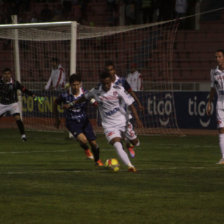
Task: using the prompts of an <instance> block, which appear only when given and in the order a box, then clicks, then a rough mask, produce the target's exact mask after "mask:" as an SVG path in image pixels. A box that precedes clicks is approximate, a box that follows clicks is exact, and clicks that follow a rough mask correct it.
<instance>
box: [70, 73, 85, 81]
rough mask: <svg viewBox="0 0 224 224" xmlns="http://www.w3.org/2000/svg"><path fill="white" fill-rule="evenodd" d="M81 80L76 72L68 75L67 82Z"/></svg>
mask: <svg viewBox="0 0 224 224" xmlns="http://www.w3.org/2000/svg"><path fill="white" fill-rule="evenodd" d="M75 81H77V82H81V81H82V79H81V75H78V74H75V73H74V74H71V76H70V77H69V83H73V82H75Z"/></svg>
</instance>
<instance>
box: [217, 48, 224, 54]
mask: <svg viewBox="0 0 224 224" xmlns="http://www.w3.org/2000/svg"><path fill="white" fill-rule="evenodd" d="M216 52H221V53H222V54H223V55H224V50H223V49H218V50H217V51H216Z"/></svg>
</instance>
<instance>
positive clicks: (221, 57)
mask: <svg viewBox="0 0 224 224" xmlns="http://www.w3.org/2000/svg"><path fill="white" fill-rule="evenodd" d="M215 56H216V61H217V64H218V66H217V68H216V69H211V72H210V75H211V90H210V94H209V99H208V104H207V114H208V115H211V110H212V106H211V102H212V101H213V99H214V94H215V92H217V96H218V97H217V104H216V119H217V125H218V132H219V146H220V150H221V154H222V158H221V159H220V161H219V162H218V164H220V165H224V104H223V102H224V50H223V49H220V50H217V51H216V53H215Z"/></svg>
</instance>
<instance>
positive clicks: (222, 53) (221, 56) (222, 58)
mask: <svg viewBox="0 0 224 224" xmlns="http://www.w3.org/2000/svg"><path fill="white" fill-rule="evenodd" d="M215 57H216V61H217V64H218V66H222V68H224V50H223V49H218V50H217V51H216V52H215Z"/></svg>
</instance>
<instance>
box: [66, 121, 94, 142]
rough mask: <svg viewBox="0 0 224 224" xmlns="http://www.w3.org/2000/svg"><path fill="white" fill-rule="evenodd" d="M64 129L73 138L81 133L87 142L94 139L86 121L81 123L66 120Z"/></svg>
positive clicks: (90, 126) (91, 129) (88, 122)
mask: <svg viewBox="0 0 224 224" xmlns="http://www.w3.org/2000/svg"><path fill="white" fill-rule="evenodd" d="M66 127H67V129H68V130H69V131H70V132H71V133H72V135H73V136H74V137H77V136H78V135H79V134H81V133H83V134H84V135H85V136H86V138H87V139H88V140H89V141H93V140H95V139H96V135H95V133H94V131H93V128H92V125H91V123H90V121H89V120H88V119H86V120H85V121H83V122H77V121H75V120H66Z"/></svg>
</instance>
